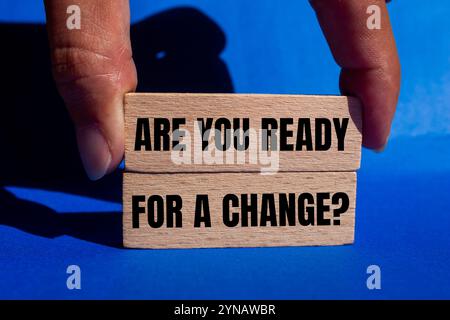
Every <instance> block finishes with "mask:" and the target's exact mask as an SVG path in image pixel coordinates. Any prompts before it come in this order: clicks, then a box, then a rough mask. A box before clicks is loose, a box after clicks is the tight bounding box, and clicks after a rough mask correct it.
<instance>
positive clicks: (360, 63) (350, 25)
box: [310, 0, 400, 150]
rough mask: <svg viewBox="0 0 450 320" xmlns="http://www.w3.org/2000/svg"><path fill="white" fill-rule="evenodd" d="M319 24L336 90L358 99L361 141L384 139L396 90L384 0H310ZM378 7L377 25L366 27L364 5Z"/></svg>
mask: <svg viewBox="0 0 450 320" xmlns="http://www.w3.org/2000/svg"><path fill="white" fill-rule="evenodd" d="M310 2H311V4H312V6H313V8H314V9H315V11H316V14H317V17H318V20H319V23H320V26H321V28H322V30H323V32H324V34H325V37H326V39H327V42H328V44H329V46H330V48H331V51H332V53H333V56H334V58H335V60H336V62H337V63H338V64H339V66H341V68H342V70H341V76H340V88H341V92H342V94H345V95H352V96H356V97H358V98H359V99H360V100H361V102H362V104H363V145H364V146H366V147H368V148H372V149H377V150H380V149H382V148H383V147H384V145H385V144H386V142H387V139H388V136H389V132H390V128H391V122H392V118H393V116H394V113H395V108H396V105H397V100H398V94H399V90H400V63H399V59H398V55H397V49H396V46H395V40H394V36H393V33H392V29H391V25H390V21H389V15H388V12H387V8H386V4H385V1H384V0H346V1H340V0H312V1H310ZM371 5H376V6H377V7H378V8H379V9H380V13H381V15H380V18H381V19H380V29H370V28H369V27H368V25H367V19H368V18H369V16H370V14H369V13H370V12H369V13H367V10H368V7H369V6H371Z"/></svg>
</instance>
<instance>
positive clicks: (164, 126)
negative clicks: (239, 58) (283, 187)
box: [125, 93, 362, 173]
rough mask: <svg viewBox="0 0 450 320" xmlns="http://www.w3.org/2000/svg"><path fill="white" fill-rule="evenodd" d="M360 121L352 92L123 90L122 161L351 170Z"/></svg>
mask: <svg viewBox="0 0 450 320" xmlns="http://www.w3.org/2000/svg"><path fill="white" fill-rule="evenodd" d="M361 122H362V120H361V106H360V103H359V101H358V100H357V99H355V98H352V97H343V96H305V95H268V94H187V93H131V94H127V95H126V96H125V132H126V137H125V169H126V170H127V171H134V172H148V173H157V172H159V173H164V172H167V173H170V172H233V171H247V172H259V171H261V170H262V171H264V170H266V171H267V172H270V171H271V170H273V171H355V170H357V169H358V168H359V165H360V157H361V131H362V129H361V127H362V125H361ZM177 129H178V130H177ZM208 129H211V130H210V131H209V135H208ZM215 129H217V130H219V131H215ZM226 129H230V130H231V131H229V132H228V133H229V135H227V134H228V133H224V132H225V130H226ZM233 129H241V130H242V129H243V130H244V131H245V132H247V136H246V137H244V135H243V134H242V131H239V130H237V131H233ZM248 129H249V130H248ZM262 129H267V130H266V131H263V130H262ZM174 132H175V134H174ZM177 134H178V135H177ZM202 134H203V137H204V139H205V141H204V142H202V140H201V139H202ZM180 135H182V136H184V137H183V138H181V139H179V140H177V139H178V137H179V136H180ZM177 141H179V142H178V143H177ZM208 141H209V143H210V144H209V146H208V147H207V148H205V147H206V145H207V144H208ZM267 146H269V147H267ZM177 148H178V149H180V148H181V149H182V150H184V151H182V152H180V151H176V149H177ZM221 148H223V150H224V151H220V149H221ZM267 148H269V150H270V152H268V151H267ZM238 150H240V151H238ZM264 168H265V169H264Z"/></svg>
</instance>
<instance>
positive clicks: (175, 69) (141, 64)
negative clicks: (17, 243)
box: [0, 7, 233, 246]
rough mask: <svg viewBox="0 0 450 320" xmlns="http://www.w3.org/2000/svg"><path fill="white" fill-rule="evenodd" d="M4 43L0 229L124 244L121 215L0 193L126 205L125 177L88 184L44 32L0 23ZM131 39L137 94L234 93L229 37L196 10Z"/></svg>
mask: <svg viewBox="0 0 450 320" xmlns="http://www.w3.org/2000/svg"><path fill="white" fill-rule="evenodd" d="M0 38H1V39H2V41H3V42H4V43H7V44H8V46H6V47H5V49H4V50H1V51H0V68H1V70H2V76H3V78H6V79H8V81H7V82H6V88H4V89H5V92H7V93H8V94H5V95H4V96H3V97H4V101H3V103H4V105H6V106H8V107H7V108H3V111H2V113H3V114H2V117H1V119H2V120H1V123H0V148H1V149H2V157H1V158H0V168H2V169H1V175H0V204H1V206H0V223H2V224H5V225H9V226H13V227H15V228H18V229H21V230H23V231H26V232H29V233H31V234H35V235H40V236H44V237H49V238H53V237H57V236H59V235H62V234H68V235H71V236H74V237H77V238H80V239H83V240H88V241H92V242H96V243H100V244H107V245H113V246H117V245H119V244H120V240H119V239H120V238H121V232H120V230H121V228H120V220H119V219H120V215H118V214H114V213H112V214H105V213H100V214H96V213H95V212H93V213H82V214H81V213H79V214H74V213H71V214H70V215H64V214H60V213H56V212H55V211H53V210H52V209H50V208H47V207H45V206H43V205H41V204H36V203H33V202H31V201H25V200H20V199H18V198H16V197H14V196H13V195H12V194H10V193H9V192H8V191H6V190H2V189H1V187H2V186H6V185H15V186H25V187H32V188H40V189H48V190H57V191H63V192H70V193H73V194H81V195H86V196H89V197H95V198H101V199H106V200H110V201H115V202H121V186H122V177H121V172H119V171H116V172H115V173H113V174H111V175H109V176H108V177H106V178H105V179H102V181H99V182H95V183H94V182H90V181H88V180H87V179H86V177H85V174H84V171H83V168H82V165H81V162H80V159H79V156H78V152H77V147H76V141H75V135H74V131H73V128H72V124H71V121H70V119H69V116H68V113H67V111H66V110H65V108H64V104H63V101H62V99H61V98H60V97H59V95H58V93H57V90H56V87H55V85H54V82H53V80H52V75H51V63H50V60H49V57H50V54H49V48H48V45H47V34H46V30H45V26H44V25H40V24H0ZM131 39H132V44H133V53H134V60H135V63H136V66H137V70H138V78H139V85H138V91H145V92H233V85H232V82H231V78H230V75H229V73H228V69H227V67H226V65H225V63H224V62H223V61H222V60H221V58H220V56H219V55H220V53H221V52H222V50H223V49H224V48H225V44H226V38H225V34H224V33H223V31H222V30H221V29H220V27H219V26H218V25H217V24H216V23H215V22H214V21H213V20H211V19H210V18H209V17H207V16H206V15H205V14H203V13H202V12H200V11H199V10H197V9H193V8H187V7H180V8H175V9H171V10H167V11H164V12H161V13H159V14H156V15H154V16H151V17H149V18H147V19H145V20H143V21H141V22H139V23H137V24H135V25H133V26H132V27H131ZM96 225H98V226H100V225H101V226H102V229H100V228H95V226H96ZM101 230H107V232H105V233H104V234H102V232H101ZM108 234H109V235H110V237H111V239H108Z"/></svg>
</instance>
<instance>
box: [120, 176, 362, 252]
mask: <svg viewBox="0 0 450 320" xmlns="http://www.w3.org/2000/svg"><path fill="white" fill-rule="evenodd" d="M355 189H356V173H355V172H301V173H299V172H296V173H294V172H293V173H291V172H290V173H278V174H276V175H261V174H258V173H180V174H139V173H129V172H125V173H124V184H123V213H124V214H123V242H124V246H125V247H128V248H206V247H268V246H270V247H271V246H305V245H340V244H349V243H352V242H353V239H354V219H355V192H356V190H355ZM338 192H341V193H345V194H346V195H347V196H348V199H349V206H348V209H347V211H346V212H345V213H342V214H341V215H340V217H338V218H334V210H335V209H338V208H339V207H341V205H342V202H336V203H335V204H333V203H332V201H331V199H327V197H325V200H323V199H324V198H322V201H319V200H318V199H319V196H318V193H330V197H331V196H332V195H333V194H336V193H338ZM290 193H293V194H294V197H295V199H299V195H300V194H303V195H304V194H307V193H309V194H311V195H313V196H314V205H310V204H307V206H306V207H312V208H314V209H308V210H314V213H313V216H314V221H315V222H314V225H308V226H304V225H302V224H300V223H299V221H300V220H299V218H298V216H299V215H300V214H301V215H302V216H303V217H310V216H309V215H305V214H304V212H305V210H301V209H299V208H300V207H302V206H299V205H298V201H294V202H293V204H294V206H295V217H296V218H295V222H294V223H295V225H288V223H286V226H280V224H281V220H282V219H281V211H282V210H280V208H279V207H280V201H279V199H280V198H279V197H280V195H283V194H290ZM227 194H233V195H234V196H236V197H237V199H239V200H238V203H233V202H226V203H227V204H226V205H224V203H223V199H224V197H225V195H227ZM244 194H247V195H249V194H257V195H256V199H257V200H256V202H254V203H257V205H256V208H257V209H256V211H255V212H256V217H257V218H256V220H255V221H256V223H257V224H258V226H251V220H248V219H250V218H249V217H248V219H247V221H250V222H248V224H249V225H250V226H242V221H243V220H245V219H242V213H241V209H242V208H241V204H242V203H243V202H244V199H243V198H242V197H243V196H242V195H244ZM262 194H269V197H271V196H270V195H272V197H273V199H275V206H274V208H275V211H271V212H276V219H275V220H272V219H271V220H270V221H269V222H267V219H266V220H265V221H266V222H265V223H263V222H262V220H261V217H262V216H263V212H265V211H264V210H263V209H262V207H263V204H262V203H263V201H262V199H263V196H262ZM197 195H208V200H209V201H208V204H209V209H210V210H209V212H210V218H211V219H210V222H211V226H210V227H205V224H200V226H199V227H194V220H195V207H196V201H197ZM133 196H135V197H136V198H137V197H139V196H140V197H141V198H142V199H141V200H143V201H141V202H136V204H135V206H138V207H140V208H141V209H140V210H142V211H143V212H140V213H139V211H137V210H136V208H135V210H134V212H135V217H137V218H136V221H135V223H136V222H137V223H138V227H136V226H135V227H134V228H133V214H132V212H133V208H132V197H133ZM151 196H155V197H160V199H162V201H164V202H163V203H164V205H163V207H161V208H164V209H163V211H161V214H162V215H161V216H162V217H163V223H162V224H161V226H160V227H151V226H150V223H149V219H150V220H151V221H152V223H155V221H158V218H157V217H158V215H157V212H160V211H157V210H156V208H157V206H156V205H155V203H158V202H151V207H152V208H155V209H154V210H153V213H152V210H151V209H149V208H148V207H147V205H148V204H149V203H148V202H149V201H148V199H149V198H150V197H151ZM168 196H172V197H173V196H179V197H180V198H181V199H182V207H181V217H182V219H181V223H182V227H181V228H176V227H174V226H175V222H176V221H179V220H180V219H175V216H174V215H173V214H172V215H170V216H171V217H172V227H167V222H168V221H169V220H170V219H169V216H168V215H167V211H168V210H167V207H166V206H167V203H169V202H170V201H167V200H168V199H169V198H170V197H168ZM155 197H152V199H154V198H155ZM249 199H251V196H248V198H247V200H248V201H247V202H248V203H249V204H251V201H250V200H249ZM307 202H308V201H307ZM319 202H321V203H322V204H323V205H325V206H329V207H330V209H329V210H322V209H323V208H322V209H318V208H319V207H320V206H319V205H318V203H319ZM230 203H231V207H230ZM302 203H304V201H303V202H302ZM308 203H309V202H308ZM225 206H227V207H228V208H230V213H236V214H235V215H233V219H234V218H236V217H238V219H239V223H238V224H237V225H236V226H234V225H233V226H231V227H230V226H227V225H226V224H225V223H224V219H223V208H224V207H225ZM172 207H173V202H172ZM269 207H270V206H269ZM318 211H320V212H324V213H323V218H324V219H329V221H330V225H317V224H318V223H319V222H318V221H319V220H318V218H317V212H318ZM136 212H138V213H136ZM161 216H160V217H161ZM226 216H227V217H228V218H227V219H229V218H230V217H231V215H230V214H226ZM265 216H266V217H267V215H265ZM149 217H150V218H149ZM178 217H179V216H178ZM271 218H273V216H271ZM336 219H337V220H339V225H336V224H335V222H334V221H335V220H336ZM159 221H161V220H159ZM274 221H275V223H276V226H275V225H274V224H273V222H274ZM322 221H323V220H322ZM228 223H229V220H228ZM261 224H265V226H264V225H261Z"/></svg>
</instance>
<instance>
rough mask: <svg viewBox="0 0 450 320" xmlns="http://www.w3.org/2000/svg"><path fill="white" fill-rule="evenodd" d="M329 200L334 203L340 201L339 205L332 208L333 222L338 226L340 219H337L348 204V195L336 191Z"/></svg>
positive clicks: (346, 208)
mask: <svg viewBox="0 0 450 320" xmlns="http://www.w3.org/2000/svg"><path fill="white" fill-rule="evenodd" d="M331 202H332V203H333V204H334V205H337V204H339V203H341V206H340V207H339V208H336V209H334V210H333V217H334V218H335V219H334V220H333V224H334V225H335V226H339V225H340V224H341V220H339V218H340V217H341V214H343V213H345V212H346V211H347V210H348V207H349V205H350V201H349V199H348V195H347V194H346V193H345V192H336V193H335V194H333V197H332V198H331Z"/></svg>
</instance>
